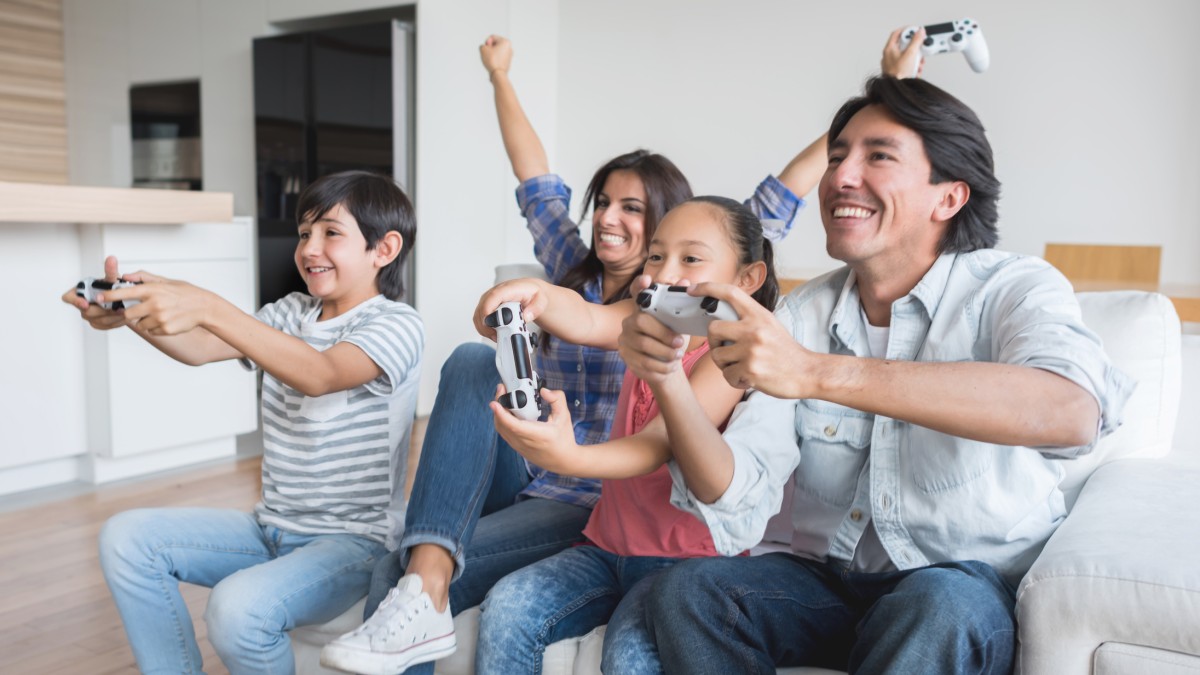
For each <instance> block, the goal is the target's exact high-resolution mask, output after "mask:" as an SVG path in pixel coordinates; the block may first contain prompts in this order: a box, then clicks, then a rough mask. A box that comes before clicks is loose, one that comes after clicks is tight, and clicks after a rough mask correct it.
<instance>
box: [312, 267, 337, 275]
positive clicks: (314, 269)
mask: <svg viewBox="0 0 1200 675" xmlns="http://www.w3.org/2000/svg"><path fill="white" fill-rule="evenodd" d="M331 269H333V268H332V267H310V268H308V272H309V274H320V273H321V272H328V271H329V270H331Z"/></svg>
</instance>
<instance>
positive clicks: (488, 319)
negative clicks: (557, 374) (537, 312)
mask: <svg viewBox="0 0 1200 675" xmlns="http://www.w3.org/2000/svg"><path fill="white" fill-rule="evenodd" d="M483 323H484V324H486V325H487V326H488V327H489V328H495V329H496V370H498V371H499V372H500V380H501V381H502V382H504V389H505V393H503V394H501V395H500V397H499V398H497V399H496V401H498V402H499V403H500V405H501V406H503V407H504V408H505V409H506V410H508V411H509V412H511V413H512V414H513V415H515V416H516V417H517V418H519V419H523V420H536V419H541V418H542V416H543V415H544V414H545V413H546V412H548V410H549V408H548V406H547V405H546V403H545V402H544V401H543V400H542V394H541V390H542V380H541V378H540V377H538V374H537V372H536V371H535V370H534V368H533V352H534V349H535V348H536V347H537V337H536V336H535V335H533V334H531V333H530V332H529V330H528V329H527V328H526V327H525V321H524V320H523V319H522V318H521V303H519V302H505V303H503V304H501V305H500V306H499V307H498V308H496V311H494V312H492V313H491V314H488V315H487V316H485V317H484V318H483Z"/></svg>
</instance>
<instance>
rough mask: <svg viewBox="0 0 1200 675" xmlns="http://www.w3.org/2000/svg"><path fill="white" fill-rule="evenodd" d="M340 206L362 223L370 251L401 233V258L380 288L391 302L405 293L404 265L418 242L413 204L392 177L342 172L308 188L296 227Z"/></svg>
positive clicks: (381, 279) (378, 281)
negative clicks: (391, 234) (382, 241)
mask: <svg viewBox="0 0 1200 675" xmlns="http://www.w3.org/2000/svg"><path fill="white" fill-rule="evenodd" d="M338 204H341V205H342V207H343V208H345V209H346V210H347V211H349V212H350V215H352V216H354V219H355V220H357V221H358V229H359V230H360V231H361V232H362V234H363V238H364V239H366V240H367V250H368V251H371V250H374V249H375V246H376V245H377V244H378V243H379V240H380V239H383V237H384V235H386V234H387V233H388V232H389V231H391V230H395V231H396V232H399V233H400V236H401V237H402V238H403V240H404V241H403V243H402V244H401V246H400V255H397V256H396V259H395V260H393V261H392V262H390V263H388V265H387V266H386V267H384V268H383V269H381V270H379V276H378V277H377V278H376V285H377V286H378V287H379V292H380V293H382V294H383V295H384V296H385V297H387V298H388V299H389V300H399V299H400V298H401V296H402V295H403V294H404V279H403V276H402V274H401V270H400V267H401V264H402V263H403V262H404V259H405V257H406V256H408V253H409V251H411V250H412V247H413V245H414V244H415V243H416V241H417V220H416V217H415V216H414V214H413V206H412V202H410V201H409V200H408V197H407V196H406V195H405V194H404V191H403V190H401V189H400V186H399V185H396V181H394V180H392V179H391V178H389V177H388V176H384V175H382V174H378V173H372V172H370V171H342V172H339V173H331V174H329V175H327V176H322V177H320V178H318V179H317V180H315V181H313V182H312V183H311V184H309V186H308V187H306V188H304V191H303V192H301V193H300V199H299V202H298V203H297V205H296V225H297V226H299V225H300V224H301V223H305V222H310V221H313V220H316V219H317V218H320V217H321V216H323V215H325V214H326V213H329V211H330V210H331V209H333V208H334V207H335V206H337V205H338Z"/></svg>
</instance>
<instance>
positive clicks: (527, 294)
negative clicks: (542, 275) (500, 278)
mask: <svg viewBox="0 0 1200 675" xmlns="http://www.w3.org/2000/svg"><path fill="white" fill-rule="evenodd" d="M545 284H546V282H544V281H542V280H541V279H512V280H509V281H504V282H501V283H499V284H497V285H496V286H493V287H492V288H490V289H488V290H487V291H486V292H485V293H484V294H483V295H481V296H480V297H479V304H477V305H475V315H474V317H472V321H473V322H474V323H475V330H476V331H478V332H479V334H480V335H482V336H483V337H485V338H488V339H489V340H491V341H492V342H495V341H496V329H495V328H492V327H490V326H488V325H487V324H486V323H484V318H486V317H487V315H489V314H491V313H492V312H494V311H496V308H497V307H499V306H500V305H501V304H503V303H505V302H519V303H521V319H522V320H523V321H525V322H526V323H529V322H530V321H533V320H534V319H537V318H538V317H539V316H541V314H542V312H544V311H545V310H546V303H547V300H546V296H545V294H543V293H542V287H543V286H544V285H545Z"/></svg>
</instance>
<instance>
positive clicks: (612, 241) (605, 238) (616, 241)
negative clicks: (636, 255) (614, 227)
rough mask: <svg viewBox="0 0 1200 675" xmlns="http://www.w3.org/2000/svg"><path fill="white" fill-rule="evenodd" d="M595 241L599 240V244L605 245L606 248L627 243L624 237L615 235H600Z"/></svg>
mask: <svg viewBox="0 0 1200 675" xmlns="http://www.w3.org/2000/svg"><path fill="white" fill-rule="evenodd" d="M596 239H597V240H599V241H600V243H602V244H607V245H608V246H620V245H621V244H624V243H625V242H626V241H628V240H627V239H626V238H625V237H622V236H620V235H616V234H601V235H599V236H597V237H596Z"/></svg>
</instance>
